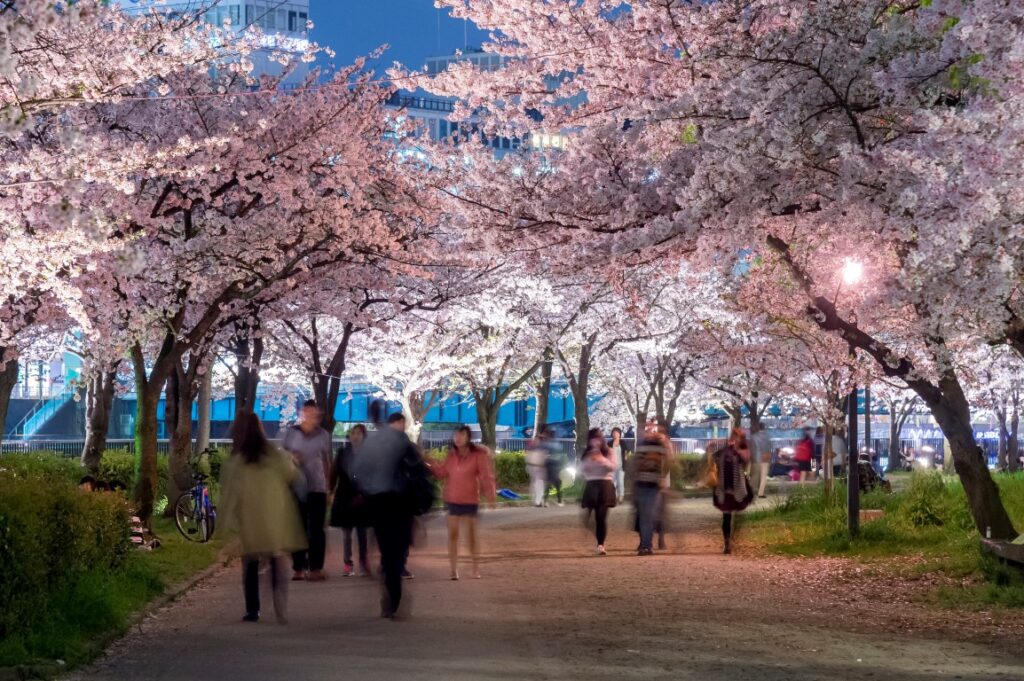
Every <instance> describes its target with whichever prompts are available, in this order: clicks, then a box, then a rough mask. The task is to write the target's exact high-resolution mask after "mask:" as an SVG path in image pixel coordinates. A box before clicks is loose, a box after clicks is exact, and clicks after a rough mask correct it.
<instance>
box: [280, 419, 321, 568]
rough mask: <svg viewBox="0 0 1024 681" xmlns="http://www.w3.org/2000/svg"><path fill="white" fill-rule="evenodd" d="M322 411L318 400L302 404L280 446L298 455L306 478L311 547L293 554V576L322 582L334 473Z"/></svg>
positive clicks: (304, 508)
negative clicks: (321, 425) (330, 494)
mask: <svg viewBox="0 0 1024 681" xmlns="http://www.w3.org/2000/svg"><path fill="white" fill-rule="evenodd" d="M321 421H323V412H322V411H321V410H320V407H319V406H318V405H317V403H316V400H306V401H305V402H304V403H303V404H302V412H301V413H300V416H299V422H298V423H297V424H296V425H294V426H292V427H290V428H289V429H288V430H286V431H285V434H284V438H283V439H282V440H281V446H282V447H284V449H285V451H287V452H288V453H289V454H291V455H292V456H293V457H295V463H296V464H297V465H298V466H299V469H300V470H301V471H302V475H303V477H304V478H305V480H306V495H305V499H299V515H300V516H301V517H302V524H303V527H305V528H306V537H307V541H308V545H309V549H308V550H306V549H304V550H301V551H296V552H295V555H293V556H292V571H293V575H292V579H295V580H303V579H308V580H309V581H311V582H321V581H323V580H325V579H327V575H326V574H325V573H324V556H325V555H326V552H327V534H326V532H325V531H324V525H325V524H326V522H327V490H328V487H327V481H328V480H329V479H330V477H331V435H330V433H328V432H327V431H326V430H324V429H323V428H321V427H320V423H321Z"/></svg>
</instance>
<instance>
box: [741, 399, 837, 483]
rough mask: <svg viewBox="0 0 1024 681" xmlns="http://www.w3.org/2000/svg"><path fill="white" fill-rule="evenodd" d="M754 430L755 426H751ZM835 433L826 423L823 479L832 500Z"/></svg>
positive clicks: (822, 461) (822, 465)
mask: <svg viewBox="0 0 1024 681" xmlns="http://www.w3.org/2000/svg"><path fill="white" fill-rule="evenodd" d="M751 413H753V412H751ZM751 429H753V425H751ZM833 433H834V431H833V429H832V424H831V423H829V422H828V421H826V422H825V443H824V446H822V448H821V477H822V478H823V479H824V481H825V496H826V497H828V498H830V499H831V498H832V491H833V489H834V487H835V480H834V476H833V470H832V458H833V457H834V456H835V452H833V451H832V435H833Z"/></svg>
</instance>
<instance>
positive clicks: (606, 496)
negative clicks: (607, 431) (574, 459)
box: [580, 428, 619, 556]
mask: <svg viewBox="0 0 1024 681" xmlns="http://www.w3.org/2000/svg"><path fill="white" fill-rule="evenodd" d="M612 456H613V455H612V452H611V450H610V448H609V447H608V445H606V444H605V441H604V433H602V432H601V429H600V428H591V429H590V432H588V433H587V449H586V451H585V452H584V453H583V460H582V461H581V462H580V468H581V472H582V474H583V479H584V480H586V481H587V482H586V486H585V487H584V488H583V498H582V499H581V504H582V506H583V509H584V510H585V511H586V512H587V515H586V517H587V523H588V524H589V522H590V515H591V514H593V515H594V537H595V538H596V539H597V554H598V555H599V556H603V555H606V553H607V552H606V551H605V548H604V543H605V540H606V539H607V538H608V511H609V509H611V508H614V507H615V503H616V496H615V483H614V481H613V478H614V475H615V473H616V472H617V471H618V469H619V467H618V465H617V464H616V463H615V460H614V459H613V458H612Z"/></svg>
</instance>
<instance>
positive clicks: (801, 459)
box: [793, 428, 814, 485]
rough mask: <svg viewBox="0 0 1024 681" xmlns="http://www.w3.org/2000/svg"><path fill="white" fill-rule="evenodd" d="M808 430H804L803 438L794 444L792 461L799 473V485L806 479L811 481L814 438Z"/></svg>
mask: <svg viewBox="0 0 1024 681" xmlns="http://www.w3.org/2000/svg"><path fill="white" fill-rule="evenodd" d="M811 433H812V431H811V429H810V428H804V436H803V438H801V439H800V441H799V442H797V443H796V447H795V448H794V449H795V451H794V453H793V460H794V461H796V466H797V470H798V471H800V484H801V485H802V484H803V483H804V482H806V481H807V479H808V478H811V479H813V474H814V471H813V468H812V466H811V461H813V460H814V438H813V436H812V434H811Z"/></svg>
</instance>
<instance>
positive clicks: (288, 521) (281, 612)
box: [221, 412, 306, 624]
mask: <svg viewBox="0 0 1024 681" xmlns="http://www.w3.org/2000/svg"><path fill="white" fill-rule="evenodd" d="M231 438H232V452H231V454H232V455H231V457H230V458H229V459H228V460H227V461H226V462H225V463H224V471H223V472H222V474H221V480H222V483H223V492H222V494H221V517H222V518H223V519H224V522H225V525H226V526H227V527H229V528H230V529H232V530H234V531H235V533H236V534H237V536H238V539H239V541H240V544H241V551H242V583H243V586H244V592H245V616H244V617H243V618H242V619H243V620H244V621H246V622H256V621H257V620H259V617H260V585H259V569H260V563H261V562H267V563H269V566H270V583H271V586H272V589H273V594H274V612H275V613H276V615H277V620H278V622H280V623H282V624H284V623H285V622H286V621H287V620H286V617H287V600H288V576H287V574H286V569H287V568H286V567H285V566H286V560H287V558H286V556H287V554H288V553H289V552H292V551H298V550H300V549H303V548H305V547H306V535H305V532H304V531H303V528H302V523H301V522H300V520H299V510H298V507H297V505H296V501H295V496H294V495H293V493H292V489H291V483H292V481H293V480H294V479H295V477H296V476H297V475H298V471H297V469H296V467H295V464H294V462H293V461H292V459H291V457H289V456H288V455H287V454H285V453H284V452H282V451H280V450H278V449H276V448H275V447H273V446H272V445H271V444H270V442H268V441H267V437H266V435H265V434H264V432H263V425H262V424H261V423H260V420H259V417H257V416H256V415H255V414H253V413H252V412H242V413H239V415H238V416H237V417H236V418H235V422H234V424H233V425H232V427H231Z"/></svg>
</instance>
